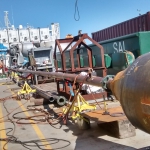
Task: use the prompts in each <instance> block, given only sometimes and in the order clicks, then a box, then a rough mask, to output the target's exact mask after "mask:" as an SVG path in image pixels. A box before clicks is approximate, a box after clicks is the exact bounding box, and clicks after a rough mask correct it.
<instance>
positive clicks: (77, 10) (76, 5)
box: [74, 0, 80, 21]
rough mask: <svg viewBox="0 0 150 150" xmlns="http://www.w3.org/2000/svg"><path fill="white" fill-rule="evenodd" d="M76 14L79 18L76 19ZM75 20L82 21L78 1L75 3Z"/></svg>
mask: <svg viewBox="0 0 150 150" xmlns="http://www.w3.org/2000/svg"><path fill="white" fill-rule="evenodd" d="M76 14H77V18H76ZM74 19H75V21H79V20H80V13H79V9H78V0H76V2H75V12H74Z"/></svg>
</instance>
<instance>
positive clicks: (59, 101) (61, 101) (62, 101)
mask: <svg viewBox="0 0 150 150" xmlns="http://www.w3.org/2000/svg"><path fill="white" fill-rule="evenodd" d="M56 102H57V104H58V105H59V106H64V105H65V104H66V98H65V97H64V96H59V97H58V98H57V100H56Z"/></svg>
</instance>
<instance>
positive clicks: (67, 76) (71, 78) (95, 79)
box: [11, 69, 103, 87]
mask: <svg viewBox="0 0 150 150" xmlns="http://www.w3.org/2000/svg"><path fill="white" fill-rule="evenodd" d="M11 70H12V71H15V72H22V73H30V74H35V75H40V76H47V77H50V78H58V79H67V80H69V81H74V80H75V79H76V82H78V83H83V82H84V83H85V84H89V85H93V86H99V87H102V85H103V83H102V80H103V78H101V77H96V76H92V77H91V78H90V77H86V76H82V75H77V74H68V73H61V72H43V71H31V70H21V69H11Z"/></svg>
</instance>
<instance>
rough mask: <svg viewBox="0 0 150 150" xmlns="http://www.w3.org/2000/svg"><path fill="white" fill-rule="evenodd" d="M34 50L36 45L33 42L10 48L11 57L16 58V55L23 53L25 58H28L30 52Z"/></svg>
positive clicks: (17, 44) (13, 45)
mask: <svg viewBox="0 0 150 150" xmlns="http://www.w3.org/2000/svg"><path fill="white" fill-rule="evenodd" d="M31 49H34V45H33V43H31V42H26V43H13V44H12V45H11V46H10V55H12V56H15V55H16V53H17V52H18V53H19V52H22V54H23V56H24V57H27V56H28V51H30V50H31Z"/></svg>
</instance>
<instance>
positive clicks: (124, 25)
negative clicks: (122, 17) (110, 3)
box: [92, 12, 150, 42]
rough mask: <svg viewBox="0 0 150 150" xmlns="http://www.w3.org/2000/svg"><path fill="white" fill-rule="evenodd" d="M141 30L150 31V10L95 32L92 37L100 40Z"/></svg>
mask: <svg viewBox="0 0 150 150" xmlns="http://www.w3.org/2000/svg"><path fill="white" fill-rule="evenodd" d="M140 31H150V12H147V13H146V14H144V15H140V16H138V17H135V18H132V19H130V20H127V21H124V22H121V23H119V24H116V25H114V26H111V27H108V28H105V29H103V30H100V31H97V32H93V33H92V38H93V39H94V40H95V41H97V42H100V41H104V40H108V39H112V38H116V37H119V36H123V35H127V34H131V33H135V32H140Z"/></svg>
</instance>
